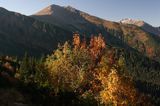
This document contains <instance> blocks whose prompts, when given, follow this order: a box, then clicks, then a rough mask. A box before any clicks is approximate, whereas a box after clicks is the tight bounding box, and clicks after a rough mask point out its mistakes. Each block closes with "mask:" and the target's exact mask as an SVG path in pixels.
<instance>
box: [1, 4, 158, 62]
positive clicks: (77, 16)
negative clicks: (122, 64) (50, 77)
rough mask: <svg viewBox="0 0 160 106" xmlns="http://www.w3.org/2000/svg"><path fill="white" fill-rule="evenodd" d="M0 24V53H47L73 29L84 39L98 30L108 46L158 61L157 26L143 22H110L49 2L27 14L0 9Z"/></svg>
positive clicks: (70, 37) (68, 35) (70, 33)
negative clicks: (47, 4)
mask: <svg viewBox="0 0 160 106" xmlns="http://www.w3.org/2000/svg"><path fill="white" fill-rule="evenodd" d="M0 23H1V24H0V53H1V54H8V55H16V54H18V55H24V53H25V52H28V53H29V54H30V55H33V56H37V55H41V54H46V53H50V52H52V50H54V48H55V47H56V46H57V45H58V43H59V42H60V43H62V42H64V41H66V40H72V36H73V32H79V33H80V34H81V35H85V36H86V37H87V38H89V37H90V36H91V35H97V34H98V33H101V34H102V35H103V36H104V38H105V39H106V42H107V44H109V45H112V46H114V47H120V48H123V49H127V50H135V51H137V52H139V53H142V54H144V55H146V56H148V57H150V58H152V59H155V60H157V61H160V55H159V54H160V37H159V36H157V35H159V34H158V31H159V30H160V28H154V27H152V26H151V25H149V24H146V23H145V22H138V24H137V22H136V23H132V22H130V21H127V19H125V20H122V21H120V22H112V21H108V20H104V19H101V18H99V17H96V16H92V15H90V14H88V13H85V12H82V11H80V10H77V9H75V8H73V7H71V6H67V7H62V6H58V5H51V6H48V7H46V8H44V9H42V10H40V11H39V12H37V13H35V14H33V15H31V16H25V15H21V14H19V13H15V12H10V11H8V10H6V9H4V8H0ZM144 26H145V27H144ZM148 27H149V28H148ZM147 28H148V29H147ZM151 29H155V30H156V31H157V34H156V33H155V32H154V30H153V31H152V30H151ZM153 32H154V33H153Z"/></svg>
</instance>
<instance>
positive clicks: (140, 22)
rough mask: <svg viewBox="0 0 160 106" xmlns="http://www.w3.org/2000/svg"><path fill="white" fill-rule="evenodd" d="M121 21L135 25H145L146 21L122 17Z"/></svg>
mask: <svg viewBox="0 0 160 106" xmlns="http://www.w3.org/2000/svg"><path fill="white" fill-rule="evenodd" d="M120 23H122V24H133V25H137V26H143V25H144V24H145V22H144V21H142V20H134V19H130V18H125V19H122V20H121V21H120Z"/></svg>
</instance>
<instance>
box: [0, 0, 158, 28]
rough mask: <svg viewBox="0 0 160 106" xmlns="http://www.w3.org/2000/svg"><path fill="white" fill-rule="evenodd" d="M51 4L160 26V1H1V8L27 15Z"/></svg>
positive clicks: (115, 18)
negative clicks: (139, 20)
mask: <svg viewBox="0 0 160 106" xmlns="http://www.w3.org/2000/svg"><path fill="white" fill-rule="evenodd" d="M51 4H57V5H61V6H67V5H70V6H72V7H75V8H77V9H79V10H82V11H85V12H87V13H89V14H92V15H95V16H98V17H101V18H104V19H107V20H112V21H119V20H121V19H123V18H132V19H141V20H144V21H146V22H148V23H150V24H152V25H153V26H160V0H0V7H4V8H6V9H8V10H11V11H16V12H19V13H22V14H25V15H31V14H34V13H35V12H37V11H39V10H41V9H43V8H45V7H46V6H48V5H51Z"/></svg>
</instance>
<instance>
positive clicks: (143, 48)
mask: <svg viewBox="0 0 160 106" xmlns="http://www.w3.org/2000/svg"><path fill="white" fill-rule="evenodd" d="M32 17H34V18H36V19H38V20H41V21H44V22H47V23H50V24H54V25H58V26H60V27H62V28H65V29H67V30H70V31H79V32H80V33H85V34H87V33H94V32H98V33H99V32H101V33H102V34H103V35H104V36H106V37H107V40H108V42H111V44H114V43H115V42H117V39H119V40H120V42H121V43H122V42H125V43H126V44H127V45H128V46H130V47H132V48H134V49H136V50H138V51H139V52H141V53H143V54H145V55H147V56H148V57H151V58H153V59H155V60H158V61H159V60H160V56H159V55H158V54H160V48H159V47H160V37H158V36H153V35H152V34H151V33H148V32H150V31H145V30H142V29H141V28H140V27H139V26H135V25H132V24H122V23H116V22H111V21H107V20H104V19H101V18H98V17H95V16H92V15H89V14H87V13H85V12H82V11H79V10H77V9H75V8H73V7H71V6H67V7H61V6H57V5H51V6H48V7H46V8H45V9H43V10H41V11H40V12H38V13H36V14H34V15H32ZM108 33H109V34H108ZM106 34H107V35H106ZM121 43H118V45H120V44H121Z"/></svg>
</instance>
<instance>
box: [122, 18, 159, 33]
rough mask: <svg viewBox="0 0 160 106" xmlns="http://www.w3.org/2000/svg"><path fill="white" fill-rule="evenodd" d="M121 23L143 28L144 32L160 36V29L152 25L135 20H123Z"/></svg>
mask: <svg viewBox="0 0 160 106" xmlns="http://www.w3.org/2000/svg"><path fill="white" fill-rule="evenodd" d="M120 23H122V24H131V25H136V26H138V27H141V28H142V29H143V30H145V31H147V32H149V33H152V34H155V35H158V36H160V27H153V26H152V25H150V24H148V23H146V22H144V21H142V20H133V19H129V18H126V19H122V20H121V21H120Z"/></svg>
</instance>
